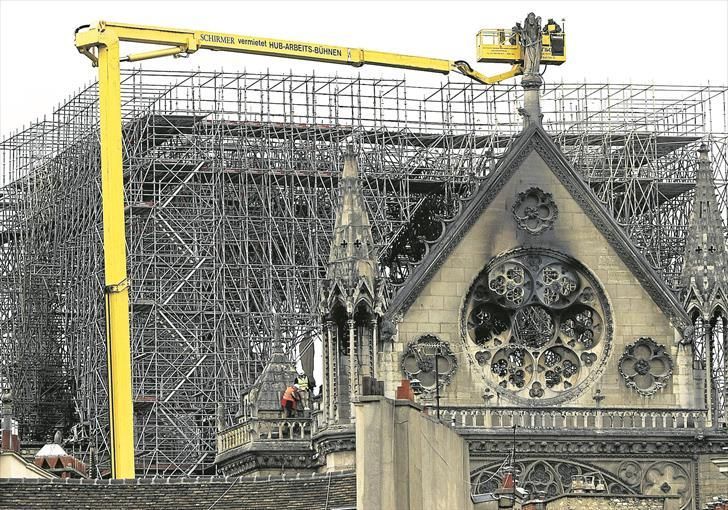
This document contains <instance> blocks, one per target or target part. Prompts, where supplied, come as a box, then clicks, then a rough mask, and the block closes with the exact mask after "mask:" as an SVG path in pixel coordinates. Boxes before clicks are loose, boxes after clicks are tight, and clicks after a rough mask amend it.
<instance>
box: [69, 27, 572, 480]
mask: <svg viewBox="0 0 728 510" xmlns="http://www.w3.org/2000/svg"><path fill="white" fill-rule="evenodd" d="M508 34H512V37H510V38H509V37H507V35H508ZM518 37H519V34H518V32H517V31H513V30H511V31H506V30H496V31H495V32H493V34H489V33H485V32H482V33H479V34H478V39H477V44H478V46H477V47H478V57H479V61H481V62H498V63H509V64H511V68H510V70H508V71H506V72H503V73H501V74H498V75H496V76H486V75H484V74H482V73H479V72H478V71H476V70H474V69H473V68H471V67H470V65H468V64H467V63H466V62H463V61H455V62H453V61H450V60H443V59H437V58H428V57H416V56H410V55H400V54H397V53H387V52H381V51H371V50H364V49H358V48H347V47H342V46H330V45H326V44H318V43H306V42H296V41H286V40H282V39H270V38H264V37H253V36H246V35H235V34H226V33H219V32H206V31H200V30H183V29H174V28H161V27H152V26H144V25H130V24H124V23H110V22H104V21H101V22H99V23H98V24H97V25H96V26H93V27H92V26H90V25H85V26H82V27H79V28H78V29H76V34H75V43H76V48H77V49H78V51H79V52H81V53H82V54H84V55H86V56H87V57H88V58H89V59H91V62H92V63H93V65H94V66H96V67H98V68H99V134H100V139H101V201H102V208H103V228H104V238H103V242H104V272H105V275H104V276H105V293H106V342H107V346H106V347H107V362H108V377H109V425H110V434H111V438H110V439H111V441H110V443H111V471H112V476H113V477H114V478H133V477H134V474H135V465H134V429H133V405H132V401H133V400H132V367H131V355H130V335H129V283H128V280H127V273H126V246H125V242H126V241H125V239H126V237H125V223H124V179H123V168H122V131H121V123H122V119H121V83H120V82H121V77H120V62H138V61H140V60H147V59H151V58H157V57H165V56H170V55H172V56H174V55H176V56H186V55H189V54H191V53H194V52H196V51H198V50H201V49H206V50H213V51H230V52H238V53H251V54H257V55H268V56H274V57H286V58H295V59H303V60H315V61H317V62H330V63H335V64H347V65H351V66H355V67H359V66H362V65H364V64H371V65H378V66H388V67H396V68H401V69H414V70H419V71H429V72H435V73H442V74H448V73H450V72H458V73H460V74H463V75H465V76H467V77H469V78H471V79H473V80H475V81H477V82H479V83H483V84H492V83H497V82H499V81H502V80H505V79H508V78H511V77H514V76H517V75H519V74H522V73H523V71H522V68H521V64H522V63H523V59H522V51H521V45H520V44H519V43H518V42H517V41H518ZM543 38H544V48H545V50H544V54H543V58H542V61H543V62H544V63H549V64H554V65H558V64H560V63H561V62H563V60H565V54H564V52H563V48H564V44H563V33H562V32H561V30H560V29H558V30H557V29H556V28H553V29H547V30H546V31H544V35H543ZM514 41H515V42H514ZM552 41H555V43H554V44H553V45H552V44H551V43H552ZM121 42H131V43H142V44H151V45H155V46H157V48H155V49H152V50H150V51H147V52H142V53H134V54H131V55H127V56H124V57H121V56H120V43H121ZM552 47H553V48H554V49H555V51H552Z"/></svg>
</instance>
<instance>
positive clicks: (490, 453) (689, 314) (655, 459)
mask: <svg viewBox="0 0 728 510" xmlns="http://www.w3.org/2000/svg"><path fill="white" fill-rule="evenodd" d="M527 124H528V125H527V126H526V127H525V128H524V130H523V132H522V133H521V135H520V136H519V138H518V140H517V142H516V143H515V144H514V145H513V146H512V148H511V149H510V151H509V152H508V153H507V155H506V156H505V157H504V158H503V159H502V160H501V162H500V164H499V166H498V168H496V170H495V171H494V172H493V173H492V175H491V177H490V178H489V179H488V180H487V181H486V182H484V183H483V184H482V185H481V187H480V188H479V189H477V190H476V191H475V192H474V193H473V194H472V195H471V196H470V197H469V198H468V199H467V200H464V201H462V203H461V207H460V211H459V213H458V214H457V215H455V216H454V217H453V218H450V219H445V220H443V228H442V233H441V235H440V237H439V239H438V240H436V241H434V242H432V243H430V244H429V245H428V250H427V253H426V254H425V256H424V257H423V258H422V260H420V261H419V262H418V263H417V264H416V265H414V266H412V267H411V272H410V274H409V276H408V277H407V279H406V280H405V282H404V284H403V285H402V286H401V287H399V288H396V289H392V288H391V287H390V286H388V285H386V281H385V279H384V278H383V275H381V274H379V273H378V271H377V268H378V261H377V259H376V251H375V247H374V243H373V240H372V234H371V227H370V225H369V220H368V217H367V213H366V206H365V203H364V198H363V194H362V191H361V183H360V180H359V175H358V169H357V164H356V158H355V157H354V156H353V155H350V156H348V157H347V158H346V161H345V165H344V169H343V172H342V176H341V180H340V191H339V205H338V210H337V216H336V227H335V233H334V239H333V243H332V246H331V256H330V260H329V270H328V275H327V276H328V280H327V285H326V287H325V288H324V289H322V294H321V303H320V312H321V321H322V338H323V373H324V380H323V381H322V383H323V395H322V400H321V404H320V406H319V408H318V409H315V410H314V411H313V412H312V413H311V414H310V415H304V416H302V417H301V418H299V419H288V420H284V419H281V418H280V416H281V415H280V405H279V403H278V402H277V397H276V396H273V397H271V396H270V395H268V393H269V390H270V389H271V388H276V390H277V391H282V389H283V388H282V387H278V386H281V385H284V384H286V383H287V382H288V381H287V379H289V378H290V376H291V374H293V368H292V367H293V365H292V362H290V361H287V360H286V358H285V357H284V356H283V355H282V354H281V353H277V354H276V355H275V360H274V363H271V365H270V366H269V367H268V368H267V369H266V371H265V372H264V374H263V375H262V376H261V379H260V380H259V383H258V384H257V385H256V387H254V388H253V389H252V390H251V391H250V392H248V394H247V395H246V396H245V401H244V403H243V405H242V406H241V413H240V417H239V423H238V424H236V425H234V426H233V427H228V428H225V427H224V426H221V432H220V435H219V438H218V443H219V454H218V459H217V464H218V467H219V468H220V469H221V470H222V471H223V472H224V473H226V474H244V473H260V474H266V473H269V474H270V473H277V472H278V471H277V470H279V469H280V468H281V466H285V467H286V469H288V470H290V469H295V470H298V471H300V472H326V471H333V470H339V469H353V468H354V467H355V466H354V463H355V462H354V460H355V454H354V449H355V444H356V441H355V439H356V438H355V432H354V431H355V428H354V424H353V421H354V418H353V417H354V414H353V406H354V405H355V403H356V402H357V401H358V400H359V399H360V398H361V397H362V396H366V395H368V394H372V393H380V392H383V394H384V396H386V397H389V398H396V396H397V388H398V387H399V386H400V385H401V384H402V380H403V379H409V380H410V382H411V384H412V387H413V389H414V392H415V400H416V402H418V403H419V404H422V405H424V406H426V408H427V409H428V412H429V413H431V414H434V413H435V412H436V409H437V408H439V412H440V419H441V421H442V422H443V423H446V424H447V425H448V426H450V427H452V428H453V429H454V430H456V431H457V433H458V434H459V435H460V436H461V437H462V438H464V440H465V441H466V443H467V447H468V450H469V455H470V468H471V475H470V477H471V483H472V490H473V492H480V493H484V492H488V491H492V490H493V489H495V488H496V487H497V486H498V484H499V483H500V478H501V475H502V473H501V471H500V470H499V468H501V467H502V465H503V463H504V459H505V458H508V456H509V455H513V452H514V451H515V459H511V460H514V463H515V467H516V470H517V473H518V484H519V486H520V487H523V488H525V489H526V490H527V491H529V493H530V494H531V495H533V496H537V495H546V496H553V495H557V494H563V493H567V492H569V491H570V490H571V489H572V487H571V483H572V480H573V477H575V476H577V477H578V476H579V475H582V476H587V475H588V476H594V477H595V480H596V481H597V485H598V486H599V487H600V490H601V491H602V492H603V493H607V494H637V495H674V496H675V497H674V498H672V501H673V502H676V503H674V504H675V505H676V506H675V508H680V509H700V508H703V505H705V503H706V501H708V499H709V498H711V497H713V496H716V495H720V494H725V493H728V478H726V476H725V475H723V474H721V472H720V467H721V465H722V464H721V463H724V462H725V461H724V460H722V459H725V457H726V456H728V454H727V453H726V452H725V451H723V448H725V447H727V446H728V435H727V434H726V430H727V429H726V415H725V398H726V395H725V391H726V384H725V381H724V380H723V379H722V378H721V376H720V375H719V374H722V373H724V372H723V370H722V368H724V367H716V366H714V363H713V362H712V360H714V359H726V356H723V355H721V356H720V357H717V356H715V354H716V351H718V350H720V351H721V353H722V352H724V351H725V349H726V336H725V333H724V331H725V327H726V322H725V321H726V296H727V295H728V292H727V291H728V284H727V278H726V261H727V255H726V246H725V238H724V234H723V226H722V223H721V218H720V216H719V213H718V207H717V202H716V197H715V194H714V185H713V181H712V173H711V171H710V161H709V160H708V151H707V149H705V148H701V151H700V154H699V171H698V173H697V185H696V194H695V207H694V212H693V218H692V220H691V232H690V235H689V240H688V246H687V247H686V257H685V260H686V262H685V269H684V272H683V290H682V293H681V294H679V295H677V294H675V293H674V292H673V291H672V290H671V289H670V288H668V287H667V285H666V284H665V283H664V282H663V281H662V280H661V279H660V278H659V276H658V275H657V274H656V273H655V272H654V271H653V269H652V268H651V267H650V265H649V264H648V262H647V261H646V260H645V258H644V257H643V256H642V255H641V254H640V253H639V251H638V250H637V249H636V248H635V246H634V245H633V244H632V243H631V241H630V240H629V238H628V237H627V235H626V234H625V233H624V232H623V231H622V230H621V228H620V227H619V226H618V225H617V223H616V222H615V220H614V219H613V217H612V216H611V215H610V213H609V212H608V211H607V210H606V209H605V208H604V206H603V205H602V204H601V203H600V202H599V200H598V199H597V198H596V196H595V195H594V193H593V192H592V190H591V189H590V188H589V186H588V185H587V184H585V182H584V181H583V180H582V179H581V177H580V176H579V175H578V173H577V172H576V171H575V169H574V168H572V167H571V166H570V164H569V162H568V161H567V160H566V158H565V157H564V156H563V155H562V153H561V152H560V150H559V148H558V147H557V146H556V145H555V143H554V142H553V141H552V140H551V138H550V137H549V135H548V133H547V132H545V131H544V129H543V128H542V127H541V125H540V122H530V123H527ZM385 276H386V275H385ZM275 374H283V375H282V376H281V377H279V378H278V379H280V380H278V379H277V378H276V377H275ZM276 385H277V386H276ZM263 395H267V397H266V398H263V397H262V396H263Z"/></svg>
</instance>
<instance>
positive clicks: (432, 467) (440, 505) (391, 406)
mask: <svg viewBox="0 0 728 510" xmlns="http://www.w3.org/2000/svg"><path fill="white" fill-rule="evenodd" d="M355 406H356V467H357V470H356V479H357V504H358V506H357V507H358V508H362V509H370V508H371V509H374V508H382V509H385V508H386V509H389V508H391V509H395V508H396V509H397V510H451V509H453V508H457V509H460V510H467V509H471V508H472V502H471V500H470V483H469V480H470V463H469V459H468V454H467V448H466V445H465V442H464V441H463V439H462V438H460V436H458V435H457V433H455V432H454V431H453V430H452V429H450V428H449V427H446V426H445V425H442V424H439V423H437V422H436V421H435V420H433V419H432V418H431V417H428V416H426V415H424V414H422V412H421V410H420V407H419V406H417V405H415V404H413V403H412V402H410V401H408V400H389V399H386V398H383V397H362V398H361V400H360V402H359V403H357V404H355Z"/></svg>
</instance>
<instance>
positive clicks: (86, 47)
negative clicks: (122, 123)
mask: <svg viewBox="0 0 728 510" xmlns="http://www.w3.org/2000/svg"><path fill="white" fill-rule="evenodd" d="M83 28H88V29H87V30H79V31H77V33H76V47H77V48H78V50H79V51H80V52H81V53H83V54H84V55H86V56H87V57H89V58H90V59H91V61H92V62H93V63H94V64H96V63H97V60H98V57H97V55H94V53H93V48H97V47H98V46H99V44H100V43H101V41H102V40H104V39H105V38H106V35H107V34H114V36H115V37H116V38H118V40H119V41H126V42H134V43H145V44H155V45H159V46H163V47H162V48H159V49H155V50H151V51H147V52H142V53H135V54H131V55H127V56H124V57H121V59H120V60H121V62H138V61H140V60H147V59H150V58H157V57H165V56H170V55H178V56H182V55H189V54H191V53H194V52H196V51H197V50H212V51H230V52H237V53H249V54H254V55H268V56H272V57H284V58H293V59H299V60H315V61H317V62H328V63H332V64H346V65H351V66H354V67H361V66H363V65H364V64H369V65H376V66H386V67H396V68H400V69H412V70H416V71H428V72H434V73H442V74H448V73H450V72H457V73H460V74H463V75H465V76H467V77H469V78H471V79H473V80H474V81H476V82H478V83H482V84H486V85H489V84H492V83H498V82H500V81H503V80H506V79H508V78H512V77H514V76H518V75H519V74H521V73H522V70H521V65H520V63H514V64H512V67H511V69H509V70H508V71H506V72H503V73H500V74H497V75H495V76H486V75H484V74H483V73H480V72H478V71H476V70H475V69H473V68H472V67H470V66H469V65H468V64H467V63H465V62H463V61H450V60H444V59H439V58H430V57H417V56H412V55H401V54H398V53H389V52H385V51H374V50H366V49H362V48H348V47H344V46H331V45H328V44H319V43H309V42H301V41H288V40H284V39H272V38H267V37H256V36H249V35H238V34H227V33H220V32H205V31H200V30H186V29H176V28H162V27H153V26H144V25H130V24H124V23H112V22H105V21H100V22H99V23H98V25H97V26H96V27H93V28H91V27H83Z"/></svg>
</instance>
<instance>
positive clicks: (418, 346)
mask: <svg viewBox="0 0 728 510" xmlns="http://www.w3.org/2000/svg"><path fill="white" fill-rule="evenodd" d="M457 365H458V364H457V358H456V357H455V355H454V354H453V353H452V350H451V349H450V346H448V344H447V343H445V342H442V341H441V340H439V339H438V338H437V337H435V336H433V335H424V336H422V337H420V338H419V339H418V340H417V341H415V342H412V343H410V344H409V345H408V346H407V350H406V351H405V353H404V356H402V371H403V372H404V374H405V375H406V376H407V378H408V379H410V380H414V379H417V380H418V381H419V383H420V384H419V386H413V389H414V391H415V393H424V394H431V393H433V392H434V391H435V390H436V387H437V382H438V381H439V385H440V388H441V389H442V387H443V386H445V385H447V384H449V382H450V380H451V379H452V377H453V375H454V374H455V371H456V370H457Z"/></svg>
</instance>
